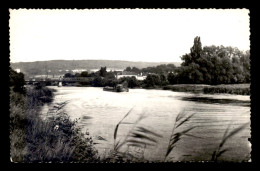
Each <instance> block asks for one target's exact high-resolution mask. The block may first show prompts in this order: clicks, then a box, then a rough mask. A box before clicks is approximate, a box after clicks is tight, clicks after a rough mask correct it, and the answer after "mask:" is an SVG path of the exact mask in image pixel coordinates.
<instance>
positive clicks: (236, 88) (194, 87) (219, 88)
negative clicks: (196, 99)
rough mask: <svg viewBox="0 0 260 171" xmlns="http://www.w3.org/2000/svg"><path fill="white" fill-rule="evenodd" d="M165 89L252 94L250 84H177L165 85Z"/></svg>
mask: <svg viewBox="0 0 260 171" xmlns="http://www.w3.org/2000/svg"><path fill="white" fill-rule="evenodd" d="M163 89H164V90H172V91H177V92H194V93H206V94H215V93H227V94H238V95H250V84H221V85H205V84H176V85H167V86H164V87H163Z"/></svg>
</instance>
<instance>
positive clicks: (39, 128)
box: [10, 87, 99, 162]
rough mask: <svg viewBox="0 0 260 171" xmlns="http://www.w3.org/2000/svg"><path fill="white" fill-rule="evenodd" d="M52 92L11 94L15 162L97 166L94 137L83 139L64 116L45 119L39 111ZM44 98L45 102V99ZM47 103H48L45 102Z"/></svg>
mask: <svg viewBox="0 0 260 171" xmlns="http://www.w3.org/2000/svg"><path fill="white" fill-rule="evenodd" d="M52 96H53V90H51V89H48V88H46V87H42V89H35V88H33V87H28V90H27V94H26V95H23V94H20V93H17V92H14V91H12V90H11V92H10V152H11V159H12V161H14V162H50V161H51V162H77V161H79V162H96V161H99V158H98V156H97V151H96V150H95V149H94V148H93V141H92V138H91V137H86V138H85V137H84V135H83V134H82V133H81V131H80V129H79V128H77V126H76V121H71V120H70V119H69V117H68V116H67V115H66V114H65V113H56V114H55V115H53V116H51V117H48V118H46V119H45V120H43V119H42V117H41V116H40V108H41V106H42V105H43V104H45V103H46V102H50V101H51V99H52ZM42 97H45V98H42ZM46 99H47V100H46Z"/></svg>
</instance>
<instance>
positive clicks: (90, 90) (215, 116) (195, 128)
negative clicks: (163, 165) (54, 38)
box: [42, 87, 251, 161]
mask: <svg viewBox="0 0 260 171" xmlns="http://www.w3.org/2000/svg"><path fill="white" fill-rule="evenodd" d="M51 88H54V89H56V90H57V92H55V97H54V101H53V102H52V104H50V105H48V106H45V107H44V108H43V110H42V113H43V115H47V113H48V111H49V110H51V108H52V107H53V105H55V104H58V103H62V102H67V104H66V105H65V106H64V108H63V109H62V111H63V112H66V113H67V114H68V115H69V116H70V118H71V119H72V120H75V119H79V120H78V126H80V127H81V128H82V131H83V133H85V132H89V133H90V135H91V136H92V138H93V141H94V142H95V147H96V149H97V150H98V152H99V154H100V156H101V157H106V156H107V155H108V154H109V153H110V152H111V149H112V148H113V147H114V145H115V142H120V143H121V142H127V143H125V144H123V145H122V147H120V150H121V152H124V153H127V154H131V155H132V156H135V157H136V158H144V159H146V160H150V161H164V160H166V161H209V160H211V157H212V154H213V152H214V151H215V150H216V149H217V148H218V146H219V144H220V143H221V140H222V139H223V136H224V133H225V131H226V130H227V129H228V131H229V132H228V133H230V132H232V131H233V130H235V129H236V128H238V127H240V126H241V125H243V124H246V123H248V125H246V127H245V128H244V129H242V130H241V131H240V132H238V133H237V134H234V135H233V136H232V137H230V138H229V139H228V140H227V141H226V142H225V143H224V145H223V147H221V149H222V150H226V151H225V152H224V153H222V154H221V155H220V157H219V158H218V160H224V161H244V160H246V161H248V160H249V159H250V152H251V145H250V143H249V141H248V138H250V136H251V135H250V96H242V95H229V94H218V95H216V94H215V95H208V94H202V93H200V94H194V93H186V92H173V91H170V90H145V89H130V90H129V92H121V93H115V92H108V91H103V89H102V88H96V87H51ZM127 113H128V115H127V116H126V114H127ZM178 115H179V116H183V117H182V119H180V121H178V122H177V123H176V117H177V116H178ZM191 115H192V117H190V119H189V120H187V121H186V122H184V123H183V124H181V126H178V127H177V128H176V129H174V130H173V128H174V127H176V126H177V125H178V124H179V123H181V122H182V120H185V118H187V117H189V116H191ZM125 116H126V117H125ZM124 117H125V118H124ZM123 118H124V119H123ZM121 120H122V121H121ZM120 121H121V124H120V125H119V127H118V130H117V133H116V141H115V140H114V132H115V128H116V125H117V124H118V123H119V122H120ZM189 128H191V129H190V131H188V132H187V135H182V136H181V137H180V139H179V140H178V141H177V142H176V143H175V145H174V147H173V148H172V150H171V152H170V153H169V155H168V156H167V158H165V156H166V152H167V148H168V146H169V140H170V137H171V135H172V133H181V132H182V131H185V130H187V129H189ZM138 131H139V132H138ZM131 133H132V134H131ZM130 135H135V137H134V136H132V137H131V136H130ZM140 135H144V136H141V137H140ZM144 137H146V138H144ZM147 137H148V138H147ZM138 142H139V143H138ZM140 142H141V143H140ZM120 143H119V144H120ZM133 143H135V144H139V145H135V144H133ZM120 150H119V151H120Z"/></svg>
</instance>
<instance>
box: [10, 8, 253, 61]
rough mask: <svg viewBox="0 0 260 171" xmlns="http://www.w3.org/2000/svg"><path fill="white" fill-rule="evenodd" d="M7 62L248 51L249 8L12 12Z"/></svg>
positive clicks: (158, 57) (176, 58)
mask: <svg viewBox="0 0 260 171" xmlns="http://www.w3.org/2000/svg"><path fill="white" fill-rule="evenodd" d="M9 26H10V60H11V62H28V61H43V60H56V59H64V60H73V59H74V60H78V59H110V60H128V61H150V62H181V59H180V56H182V55H184V54H185V53H189V52H190V48H191V46H192V45H193V40H194V38H195V37H196V36H200V38H201V42H202V46H209V45H217V46H219V45H224V46H233V47H238V48H239V49H240V50H249V49H250V41H249V36H250V30H249V10H246V9H243V10H241V9H237V10H185V9H178V10H176V9H169V10H163V9H162V10H160V9H157V10H155V9H154V10H148V9H146V10H144V9H135V10H130V9H128V10H126V9H121V10H111V9H110V10H109V9H105V10H104V9H102V10H98V9H96V10H26V9H24V10H23V9H19V10H10V23H9Z"/></svg>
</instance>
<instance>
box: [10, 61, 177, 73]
mask: <svg viewBox="0 0 260 171" xmlns="http://www.w3.org/2000/svg"><path fill="white" fill-rule="evenodd" d="M161 64H174V65H175V66H180V62H170V63H168V62H131V61H121V60H51V61H36V62H18V63H11V67H12V68H13V69H17V68H19V69H20V70H21V72H23V73H24V74H26V75H38V74H46V72H47V71H48V70H51V73H50V74H60V73H64V72H65V70H74V69H86V70H91V69H99V68H100V67H105V66H106V67H107V68H113V69H122V70H123V69H125V68H126V67H137V68H140V69H141V68H146V67H151V66H157V65H161ZM59 70H63V71H62V72H60V71H59Z"/></svg>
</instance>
